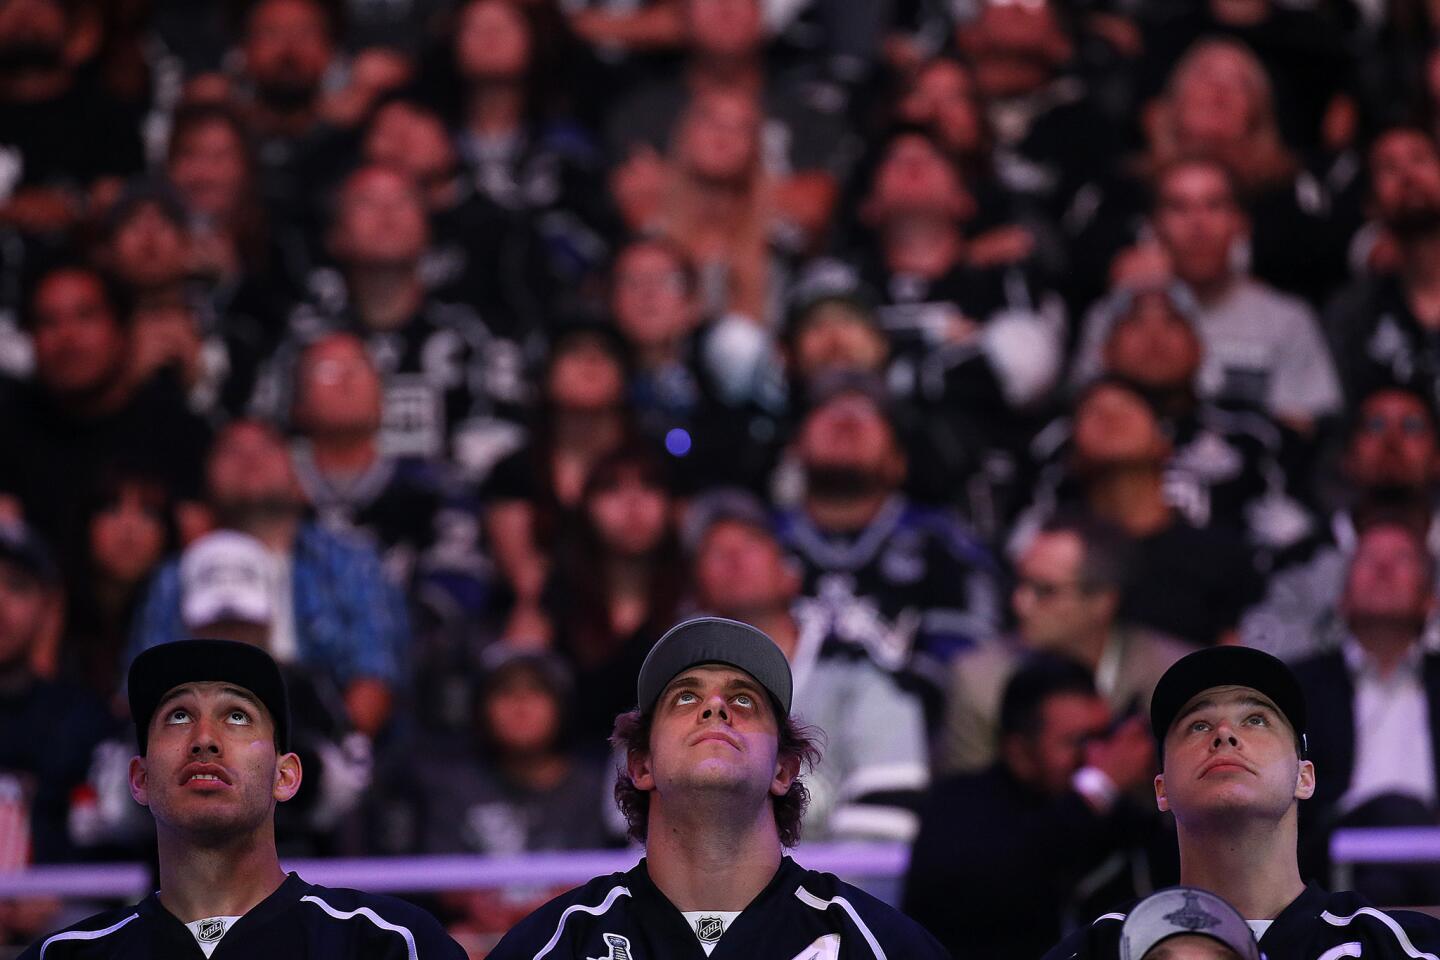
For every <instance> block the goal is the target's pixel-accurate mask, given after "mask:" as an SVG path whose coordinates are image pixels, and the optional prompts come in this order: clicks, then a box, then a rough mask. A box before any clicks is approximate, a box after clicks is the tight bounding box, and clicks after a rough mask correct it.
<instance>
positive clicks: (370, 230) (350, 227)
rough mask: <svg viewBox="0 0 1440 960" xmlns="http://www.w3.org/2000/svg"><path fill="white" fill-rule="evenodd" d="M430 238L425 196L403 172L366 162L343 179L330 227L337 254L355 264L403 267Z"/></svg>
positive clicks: (412, 263)
mask: <svg viewBox="0 0 1440 960" xmlns="http://www.w3.org/2000/svg"><path fill="white" fill-rule="evenodd" d="M429 243H430V227H429V223H428V222H427V220H426V218H425V205H424V201H423V200H422V199H421V196H420V192H419V190H417V189H416V187H415V184H414V182H413V181H411V180H410V178H409V177H407V176H406V175H405V174H404V173H402V172H400V171H399V170H394V169H390V168H387V167H365V168H364V169H362V170H359V171H357V172H356V173H354V174H352V175H351V176H350V179H349V180H347V181H345V186H344V188H343V189H342V190H341V193H340V208H339V210H338V211H337V213H336V216H335V223H334V226H333V228H332V233H331V246H332V248H333V249H334V251H335V255H336V257H337V259H340V260H341V261H343V262H344V263H346V264H348V265H349V266H351V267H357V268H363V267H371V268H376V267H378V268H405V267H410V266H413V265H414V264H415V263H416V262H418V261H419V259H420V257H421V255H422V254H423V253H424V252H425V248H426V246H427V245H428V244H429Z"/></svg>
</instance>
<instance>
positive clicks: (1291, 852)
mask: <svg viewBox="0 0 1440 960" xmlns="http://www.w3.org/2000/svg"><path fill="white" fill-rule="evenodd" d="M1295 821H1296V811H1295V808H1294V807H1293V806H1292V807H1291V809H1290V812H1289V813H1288V814H1286V816H1285V819H1284V820H1282V821H1281V823H1280V824H1279V828H1278V829H1277V828H1276V824H1275V823H1274V822H1273V821H1269V822H1259V821H1254V822H1245V826H1243V827H1242V829H1240V830H1239V831H1237V830H1236V829H1235V828H1236V822H1237V821H1236V819H1235V818H1234V817H1233V816H1232V815H1230V814H1228V813H1227V814H1225V815H1223V816H1217V817H1216V818H1215V822H1214V824H1213V829H1201V830H1195V829H1186V828H1185V827H1181V829H1180V882H1181V883H1182V884H1184V885H1185V886H1187V887H1199V888H1200V889H1202V890H1209V891H1210V892H1212V893H1215V894H1219V895H1220V896H1221V897H1223V898H1225V899H1226V900H1228V901H1230V903H1231V904H1232V905H1233V906H1234V907H1235V909H1236V910H1238V911H1240V915H1241V916H1242V917H1244V918H1245V919H1246V920H1274V919H1275V918H1276V917H1277V916H1279V915H1280V912H1281V911H1282V910H1284V909H1285V908H1286V907H1288V906H1289V905H1290V904H1291V903H1292V902H1294V900H1295V898H1296V897H1298V896H1300V894H1301V893H1302V892H1304V890H1305V882H1304V881H1303V880H1301V879H1300V867H1299V864H1298V862H1297V861H1296V856H1295V840H1296V826H1295Z"/></svg>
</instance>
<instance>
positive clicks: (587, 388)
mask: <svg viewBox="0 0 1440 960" xmlns="http://www.w3.org/2000/svg"><path fill="white" fill-rule="evenodd" d="M558 350H559V351H560V352H559V354H558V355H557V356H556V357H555V359H554V360H553V361H551V364H550V373H549V378H548V380H547V382H546V384H545V395H546V397H547V399H548V400H549V401H550V403H551V404H553V405H554V406H555V407H556V408H558V409H561V410H568V411H571V412H576V413H583V412H596V411H600V410H613V409H615V408H616V407H618V406H619V405H620V402H621V400H622V399H623V397H624V394H625V372H624V371H623V370H622V369H621V367H620V363H619V361H618V360H616V358H615V356H614V355H613V354H611V353H610V351H609V350H607V349H605V347H604V346H602V345H601V343H600V342H599V341H598V340H597V339H596V338H594V337H588V336H577V337H572V338H570V339H568V340H566V341H564V342H562V343H561V344H560V345H559V347H558Z"/></svg>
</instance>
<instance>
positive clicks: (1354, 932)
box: [1320, 892, 1440, 958]
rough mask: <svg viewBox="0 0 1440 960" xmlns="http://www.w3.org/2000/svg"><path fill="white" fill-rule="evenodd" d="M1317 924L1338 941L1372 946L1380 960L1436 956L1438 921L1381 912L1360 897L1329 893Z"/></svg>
mask: <svg viewBox="0 0 1440 960" xmlns="http://www.w3.org/2000/svg"><path fill="white" fill-rule="evenodd" d="M1324 906H1325V908H1324V910H1322V911H1321V913H1320V920H1321V922H1322V923H1323V924H1325V925H1326V926H1327V927H1329V928H1331V929H1332V930H1333V931H1334V933H1335V936H1336V938H1337V942H1338V941H1339V940H1350V941H1358V942H1361V943H1364V944H1365V945H1367V946H1373V947H1375V948H1376V949H1377V950H1379V951H1380V953H1379V956H1383V957H1389V956H1394V957H1406V958H1409V957H1423V956H1426V955H1434V954H1436V953H1440V919H1436V918H1435V917H1432V916H1430V915H1429V914H1425V913H1419V912H1417V911H1414V910H1381V909H1380V908H1378V907H1376V906H1374V905H1373V904H1371V903H1370V902H1369V901H1368V900H1366V899H1365V898H1364V897H1362V896H1360V895H1358V894H1355V893H1347V892H1337V893H1332V894H1330V895H1329V897H1328V898H1327V899H1326V901H1325V905H1324Z"/></svg>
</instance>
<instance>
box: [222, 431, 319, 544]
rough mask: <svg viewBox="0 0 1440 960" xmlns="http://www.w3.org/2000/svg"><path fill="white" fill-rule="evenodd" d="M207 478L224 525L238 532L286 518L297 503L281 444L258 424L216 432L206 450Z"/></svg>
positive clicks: (295, 485)
mask: <svg viewBox="0 0 1440 960" xmlns="http://www.w3.org/2000/svg"><path fill="white" fill-rule="evenodd" d="M206 480H207V481H208V483H209V488H210V501H211V504H212V505H213V506H214V508H215V510H216V512H217V513H219V514H220V519H221V521H222V523H223V524H224V525H226V526H233V527H235V528H236V529H240V530H241V531H242V532H243V531H245V530H246V528H247V527H248V526H249V525H250V523H252V522H254V521H256V520H260V519H268V518H271V517H274V516H283V515H289V514H290V513H292V512H293V511H294V510H296V509H298V507H299V505H300V488H299V484H298V483H297V482H296V480H295V472H294V470H293V468H292V467H291V463H290V451H289V450H288V449H286V447H285V441H284V440H283V439H282V438H281V437H280V435H279V434H278V433H277V432H276V431H275V430H273V429H272V428H270V427H268V426H266V425H265V424H262V423H260V422H259V421H256V420H237V421H233V422H231V423H230V424H229V425H228V426H226V427H225V429H224V430H222V431H221V432H220V434H219V436H217V437H216V438H215V443H214V446H213V447H211V449H210V459H209V462H208V463H207V464H206Z"/></svg>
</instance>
